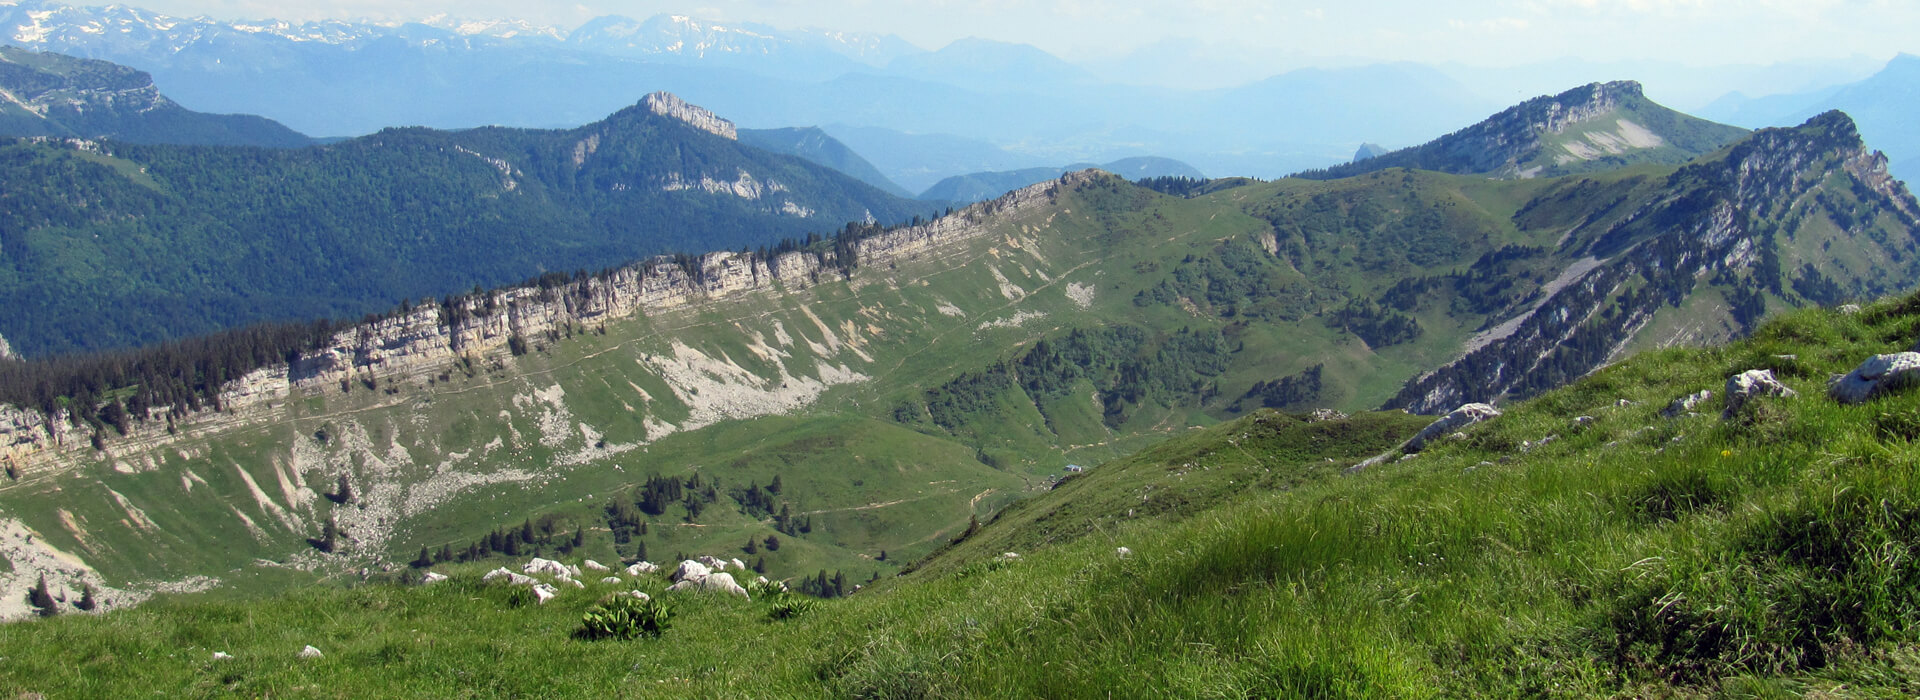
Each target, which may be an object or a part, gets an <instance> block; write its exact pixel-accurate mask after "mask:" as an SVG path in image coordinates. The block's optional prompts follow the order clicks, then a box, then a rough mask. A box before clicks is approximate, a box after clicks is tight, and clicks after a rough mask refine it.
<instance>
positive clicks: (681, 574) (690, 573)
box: [667, 559, 713, 583]
mask: <svg viewBox="0 0 1920 700" xmlns="http://www.w3.org/2000/svg"><path fill="white" fill-rule="evenodd" d="M712 573H713V570H712V569H709V568H707V565H705V564H702V563H700V562H697V561H694V560H692V559H688V560H686V561H683V562H680V566H678V567H676V568H675V569H674V570H673V573H672V574H670V575H668V576H667V580H668V581H672V582H674V583H679V582H681V581H686V580H689V579H703V578H706V577H707V576H709V575H711V574H712Z"/></svg>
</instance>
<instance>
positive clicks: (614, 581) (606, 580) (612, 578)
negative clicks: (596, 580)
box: [600, 576, 620, 584]
mask: <svg viewBox="0 0 1920 700" xmlns="http://www.w3.org/2000/svg"><path fill="white" fill-rule="evenodd" d="M600 582H601V583H608V584H618V583H620V577H618V576H608V577H606V578H603V579H600Z"/></svg>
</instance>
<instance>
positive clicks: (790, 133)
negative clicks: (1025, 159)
mask: <svg viewBox="0 0 1920 700" xmlns="http://www.w3.org/2000/svg"><path fill="white" fill-rule="evenodd" d="M740 142H741V143H744V144H747V145H749V146H752V147H754V148H758V149H761V150H763V151H769V152H772V153H784V154H787V155H790V156H796V157H799V158H804V159H806V160H809V161H812V162H815V163H819V164H820V165H824V166H827V167H829V168H833V169H834V170H838V171H840V172H843V173H846V174H847V175H850V176H852V177H853V179H855V180H859V181H861V182H864V183H867V184H869V185H873V186H874V187H877V188H879V189H880V190H881V191H883V192H886V193H887V194H891V195H894V196H896V197H912V196H913V193H911V192H908V191H906V190H905V189H903V188H901V187H900V186H899V185H896V184H894V182H893V181H892V180H888V179H887V176H885V175H882V174H880V170H879V169H878V168H875V167H873V164H872V163H869V162H867V159H865V158H862V157H860V154H858V153H855V152H853V149H851V148H847V145H846V144H844V143H841V142H840V141H839V140H838V139H835V138H833V137H832V136H828V135H827V133H826V132H824V131H821V130H820V129H818V128H816V127H804V128H788V129H741V130H740ZM1023 184H1029V185H1030V184H1033V183H1030V182H1029V183H1023Z"/></svg>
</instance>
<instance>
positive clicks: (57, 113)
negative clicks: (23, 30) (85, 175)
mask: <svg viewBox="0 0 1920 700" xmlns="http://www.w3.org/2000/svg"><path fill="white" fill-rule="evenodd" d="M0 136H54V137H75V138H83V139H113V140H116V141H126V142H130V143H174V144H190V145H221V146H264V147H269V148H290V147H295V146H306V145H310V144H312V143H313V141H312V139H309V138H307V137H306V136H304V135H302V134H299V133H297V132H295V131H293V130H292V129H288V128H286V127H285V126H281V125H280V124H278V123H276V122H274V121H272V120H269V119H264V118H261V117H256V116H251V115H243V114H231V115H228V114H220V115H215V114H201V113H199V112H194V111H192V110H188V109H186V108H184V107H181V106H180V105H178V104H176V103H174V102H173V101H172V100H170V99H167V97H166V96H165V95H161V94H160V91H159V90H158V89H157V88H155V87H154V85H153V78H152V77H151V76H148V75H147V74H145V73H142V72H139V71H136V70H133V69H130V68H127V67H125V66H120V65H116V64H113V63H108V62H106V61H94V60H88V59H77V58H72V57H68V56H62V55H60V54H51V53H40V52H35V51H25V50H22V49H17V48H14V47H11V46H0Z"/></svg>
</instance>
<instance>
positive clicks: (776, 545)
mask: <svg viewBox="0 0 1920 700" xmlns="http://www.w3.org/2000/svg"><path fill="white" fill-rule="evenodd" d="M765 544H766V545H767V551H769V552H778V551H780V538H779V537H778V536H775V535H767V539H766V542H765Z"/></svg>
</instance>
